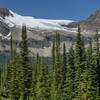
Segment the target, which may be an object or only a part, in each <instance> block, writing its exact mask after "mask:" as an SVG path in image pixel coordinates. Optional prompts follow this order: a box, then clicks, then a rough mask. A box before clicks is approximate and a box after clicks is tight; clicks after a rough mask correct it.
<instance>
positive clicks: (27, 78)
mask: <svg viewBox="0 0 100 100" xmlns="http://www.w3.org/2000/svg"><path fill="white" fill-rule="evenodd" d="M20 54H21V67H22V68H21V69H22V73H20V74H23V77H21V78H22V79H21V80H22V82H21V85H23V86H22V89H24V96H23V100H27V99H29V95H30V92H31V84H32V67H31V66H30V60H29V50H28V47H27V32H26V26H23V27H22V41H21V51H20Z"/></svg>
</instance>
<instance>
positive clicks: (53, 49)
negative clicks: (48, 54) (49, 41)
mask: <svg viewBox="0 0 100 100" xmlns="http://www.w3.org/2000/svg"><path fill="white" fill-rule="evenodd" d="M52 66H53V68H52V70H54V66H55V41H53V46H52Z"/></svg>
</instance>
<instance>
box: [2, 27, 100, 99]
mask: <svg viewBox="0 0 100 100" xmlns="http://www.w3.org/2000/svg"><path fill="white" fill-rule="evenodd" d="M89 41H90V42H89V45H88V47H87V48H85V45H84V37H83V36H82V35H81V29H80V26H78V31H77V37H76V44H75V46H73V45H72V46H71V48H70V49H69V51H67V50H66V44H65V43H64V44H63V54H62V53H61V46H60V35H59V33H58V32H56V38H55V39H54V40H53V41H52V42H53V45H52V51H51V52H52V57H51V61H50V62H49V63H51V64H50V65H49V63H47V62H46V60H45V59H44V57H41V56H40V55H39V54H37V55H33V56H35V60H32V59H30V51H29V49H28V46H27V30H26V26H23V27H22V41H21V46H20V52H16V47H15V46H13V38H12V35H11V39H10V60H9V57H6V62H5V64H4V65H3V66H2V65H1V66H0V100H100V42H99V36H98V32H96V36H95V39H94V40H93V38H92V39H91V38H90V40H89ZM93 41H94V42H93ZM1 60H2V59H1Z"/></svg>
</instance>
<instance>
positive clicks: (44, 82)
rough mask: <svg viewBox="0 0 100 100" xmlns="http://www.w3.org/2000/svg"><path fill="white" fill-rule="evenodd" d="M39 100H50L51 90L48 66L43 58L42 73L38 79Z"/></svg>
mask: <svg viewBox="0 0 100 100" xmlns="http://www.w3.org/2000/svg"><path fill="white" fill-rule="evenodd" d="M36 88H37V100H50V90H49V81H48V66H47V65H46V64H45V61H44V58H42V61H41V65H40V72H39V75H38V79H37V87H36Z"/></svg>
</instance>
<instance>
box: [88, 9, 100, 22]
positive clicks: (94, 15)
mask: <svg viewBox="0 0 100 100" xmlns="http://www.w3.org/2000/svg"><path fill="white" fill-rule="evenodd" d="M97 19H99V20H100V10H96V11H94V12H93V13H92V14H91V15H90V16H89V17H88V20H97Z"/></svg>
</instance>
